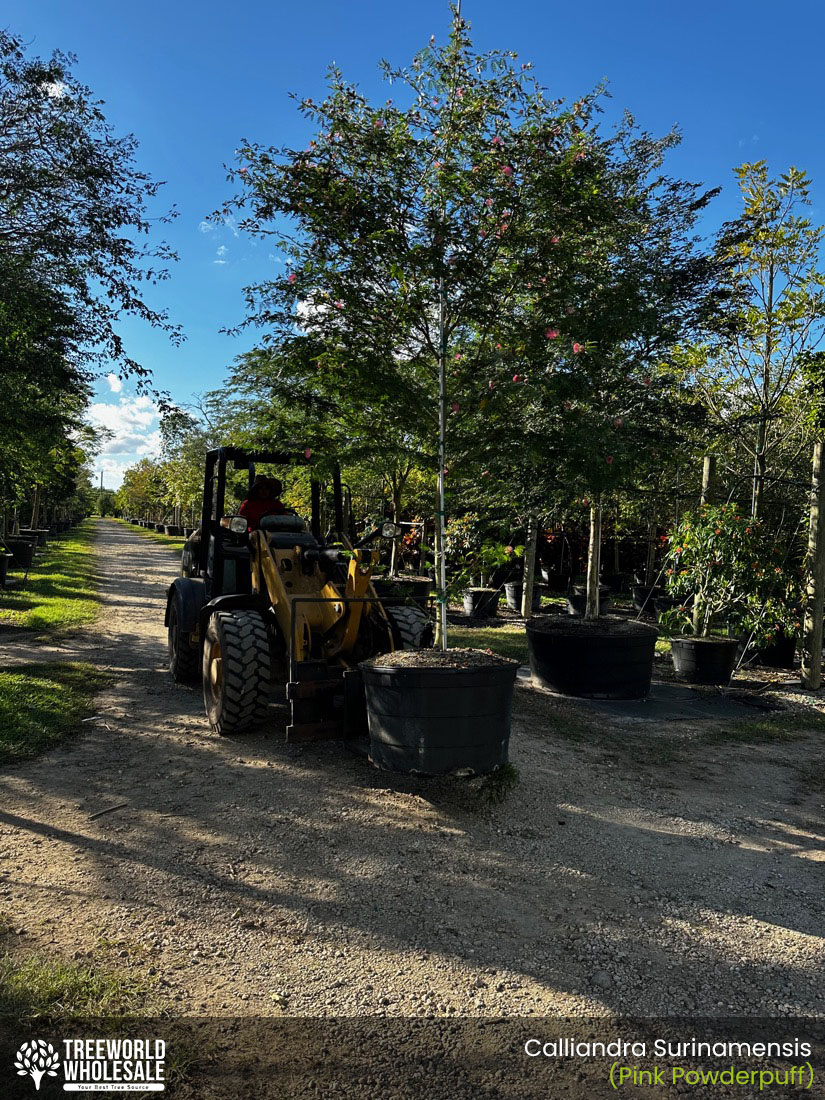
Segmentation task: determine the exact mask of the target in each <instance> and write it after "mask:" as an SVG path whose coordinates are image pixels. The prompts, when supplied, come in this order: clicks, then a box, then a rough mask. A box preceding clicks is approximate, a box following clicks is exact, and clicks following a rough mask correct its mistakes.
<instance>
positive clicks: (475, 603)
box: [463, 588, 498, 619]
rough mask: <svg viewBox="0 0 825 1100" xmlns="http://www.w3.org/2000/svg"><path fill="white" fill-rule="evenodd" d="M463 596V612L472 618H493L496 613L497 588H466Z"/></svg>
mask: <svg viewBox="0 0 825 1100" xmlns="http://www.w3.org/2000/svg"><path fill="white" fill-rule="evenodd" d="M463 597H464V614H465V615H469V616H470V618H472V619H494V618H495V617H496V615H497V614H498V589H497V588H468V589H467V591H466V592H464V593H463Z"/></svg>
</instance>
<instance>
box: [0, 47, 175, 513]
mask: <svg viewBox="0 0 825 1100" xmlns="http://www.w3.org/2000/svg"><path fill="white" fill-rule="evenodd" d="M72 64H73V58H71V57H69V56H65V55H63V54H60V53H55V54H54V55H53V56H52V57H51V58H49V59H46V60H43V59H39V58H31V57H27V56H26V54H25V52H24V50H23V46H22V43H21V40H20V39H19V38H18V37H16V36H15V35H13V34H11V33H9V32H7V31H2V30H0V402H1V403H2V408H3V417H2V424H0V511H1V512H2V513H3V515H4V522H8V517H9V516H13V515H15V514H16V513H17V511H18V510H19V509H20V508H21V507H22V506H23V505H24V504H26V509H27V510H26V515H25V519H26V520H29V519H33V520H34V522H36V521H37V518H38V517H37V515H36V514H34V513H36V512H37V511H39V510H40V508H41V507H42V508H46V509H51V508H56V507H58V506H60V507H71V508H85V507H87V506H88V499H87V494H88V491H89V478H88V461H89V459H90V457H91V456H92V455H93V454H94V453H95V449H96V447H97V446H98V445H99V442H100V439H99V436H97V435H96V434H95V433H94V432H93V431H92V429H90V428H89V426H88V425H87V424H85V423H84V413H85V410H86V408H87V406H88V403H89V400H90V396H91V386H92V384H93V381H94V379H95V377H97V376H98V375H99V374H100V373H101V372H104V371H111V370H116V371H119V372H120V373H121V374H122V375H123V376H133V377H135V378H137V379H138V382H139V384H141V385H148V382H149V377H148V373H147V371H146V370H145V369H144V368H143V367H142V366H141V365H140V364H138V363H137V362H135V361H134V360H133V359H131V358H130V357H129V355H128V353H127V351H126V349H125V348H124V346H123V344H122V342H121V339H120V337H119V336H118V333H117V329H116V325H117V321H118V319H119V318H120V317H121V316H122V315H123V314H132V315H135V316H139V317H141V318H143V319H144V320H146V321H147V322H148V323H149V324H152V325H156V326H159V327H161V328H165V329H166V330H167V331H168V332H169V333H170V336H172V338H173V339H177V338H179V335H180V334H179V333H178V331H177V329H175V328H174V326H172V325H171V324H170V323H169V320H168V318H167V317H166V315H165V314H164V313H162V312H159V311H156V310H154V309H152V308H151V307H150V306H149V305H147V303H146V301H145V300H144V296H143V293H142V288H143V286H144V285H145V284H152V283H155V282H157V281H158V280H160V279H163V278H164V277H165V274H166V271H165V264H166V262H167V261H168V260H169V259H171V258H172V254H171V253H170V251H169V250H168V249H167V248H166V246H165V245H162V244H161V245H159V246H151V245H149V244H147V238H148V235H149V231H150V225H151V220H150V216H149V212H148V207H149V204H150V203H151V202H152V200H154V198H155V195H156V193H157V189H158V185H157V184H156V183H154V182H153V181H152V180H150V179H149V178H148V177H147V176H146V175H145V174H144V173H143V172H141V171H140V170H139V169H138V168H137V166H136V164H135V150H136V142H135V139H134V138H133V137H131V136H126V137H119V136H117V135H116V134H115V133H114V132H113V131H112V129H111V127H110V126H109V125H108V123H107V122H106V119H105V117H104V114H103V112H102V109H101V104H100V103H99V102H98V101H97V100H96V99H95V98H94V96H93V95H92V93H91V91H90V90H89V89H88V88H86V87H85V86H84V85H83V84H81V83H80V82H79V81H78V80H76V79H75V77H74V76H73V74H72V71H71V70H72ZM161 220H162V219H161ZM77 494H80V496H79V497H77ZM29 502H30V506H31V514H29V511H28V509H29ZM84 502H85V503H84Z"/></svg>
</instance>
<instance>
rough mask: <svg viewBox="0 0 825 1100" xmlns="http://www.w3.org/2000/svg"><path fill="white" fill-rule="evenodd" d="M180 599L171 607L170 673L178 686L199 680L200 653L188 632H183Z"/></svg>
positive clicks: (176, 597)
mask: <svg viewBox="0 0 825 1100" xmlns="http://www.w3.org/2000/svg"><path fill="white" fill-rule="evenodd" d="M180 621H181V606H180V597H179V596H174V597H173V599H172V602H171V603H170V605H169V635H168V639H169V671H170V672H171V673H172V679H173V680H174V681H175V682H176V683H178V684H192V683H195V682H196V681H197V679H198V666H199V664H200V653H199V652H198V650H197V649H196V648H195V646H193V645H192V643H191V642H190V640H189V639H190V634H189V631H188V630H181V628H180Z"/></svg>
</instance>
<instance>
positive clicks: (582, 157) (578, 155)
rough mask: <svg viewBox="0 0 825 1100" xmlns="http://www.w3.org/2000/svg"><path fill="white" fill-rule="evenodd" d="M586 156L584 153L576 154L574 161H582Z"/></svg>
mask: <svg viewBox="0 0 825 1100" xmlns="http://www.w3.org/2000/svg"><path fill="white" fill-rule="evenodd" d="M586 156H587V153H584V152H582V153H576V160H584V158H585V157H586Z"/></svg>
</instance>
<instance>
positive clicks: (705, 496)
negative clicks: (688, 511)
mask: <svg viewBox="0 0 825 1100" xmlns="http://www.w3.org/2000/svg"><path fill="white" fill-rule="evenodd" d="M715 492H716V455H705V457H704V459H703V460H702V496H701V498H700V500H699V503H700V505H701V504H713V498H714V496H715Z"/></svg>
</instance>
